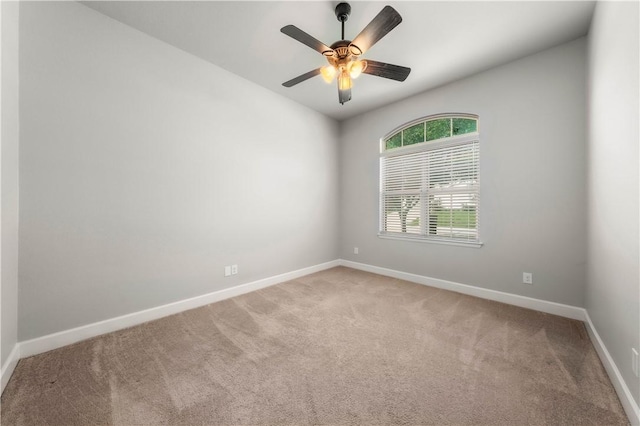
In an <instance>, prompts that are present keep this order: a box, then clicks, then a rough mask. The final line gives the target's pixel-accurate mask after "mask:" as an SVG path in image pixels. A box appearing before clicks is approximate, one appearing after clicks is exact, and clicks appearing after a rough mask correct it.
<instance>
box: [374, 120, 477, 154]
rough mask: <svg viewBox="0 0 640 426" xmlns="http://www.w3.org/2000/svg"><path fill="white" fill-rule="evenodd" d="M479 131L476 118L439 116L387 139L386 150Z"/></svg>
mask: <svg viewBox="0 0 640 426" xmlns="http://www.w3.org/2000/svg"><path fill="white" fill-rule="evenodd" d="M477 131H478V121H477V120H476V119H475V118H463V117H456V118H438V119H435V120H430V121H427V122H422V123H418V124H414V125H413V126H411V127H407V128H406V129H403V130H401V131H399V132H398V133H396V134H394V135H393V136H391V137H390V138H388V139H386V140H385V150H389V149H394V148H400V147H403V146H408V145H413V144H416V143H421V142H428V141H433V140H438V139H443V138H448V137H451V136H456V135H464V134H465V133H473V132H477Z"/></svg>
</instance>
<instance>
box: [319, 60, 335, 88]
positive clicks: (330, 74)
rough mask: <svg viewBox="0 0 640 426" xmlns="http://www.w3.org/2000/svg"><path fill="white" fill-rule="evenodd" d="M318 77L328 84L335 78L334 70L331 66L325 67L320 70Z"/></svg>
mask: <svg viewBox="0 0 640 426" xmlns="http://www.w3.org/2000/svg"><path fill="white" fill-rule="evenodd" d="M320 75H321V76H322V79H323V80H324V81H325V82H326V83H327V84H329V83H331V82H332V81H333V78H334V77H335V76H336V68H335V67H334V66H333V65H326V66H324V67H322V68H320Z"/></svg>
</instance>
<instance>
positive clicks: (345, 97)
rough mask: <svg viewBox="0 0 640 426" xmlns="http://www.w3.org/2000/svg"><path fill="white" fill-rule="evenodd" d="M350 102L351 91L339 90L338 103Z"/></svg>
mask: <svg viewBox="0 0 640 426" xmlns="http://www.w3.org/2000/svg"><path fill="white" fill-rule="evenodd" d="M350 100H351V89H344V90H340V89H338V101H339V102H340V103H341V104H344V103H345V102H348V101H350Z"/></svg>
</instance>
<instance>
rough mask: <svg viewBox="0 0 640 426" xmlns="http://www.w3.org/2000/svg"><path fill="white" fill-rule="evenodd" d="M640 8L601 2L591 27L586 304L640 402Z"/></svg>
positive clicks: (610, 351)
mask: <svg viewBox="0 0 640 426" xmlns="http://www.w3.org/2000/svg"><path fill="white" fill-rule="evenodd" d="M638 13H639V11H638V3H637V2H630V3H619V2H599V3H598V5H597V6H596V10H595V15H594V18H593V22H592V26H591V30H590V32H589V78H588V93H589V105H590V107H589V110H588V117H589V131H588V171H589V173H588V181H587V187H588V188H589V194H588V198H589V204H588V206H589V207H588V212H589V222H588V235H589V241H588V260H589V261H588V268H587V286H586V297H585V299H586V300H585V303H586V305H585V306H586V308H587V311H588V312H589V316H590V317H591V319H592V321H593V323H594V325H595V327H596V329H597V330H598V333H599V334H600V336H601V338H602V340H603V341H604V343H605V345H606V347H607V349H608V351H609V353H610V354H611V356H612V357H613V359H614V361H615V363H616V365H617V366H618V369H619V370H620V372H621V374H622V376H623V377H624V380H625V382H626V383H627V385H628V387H629V388H630V389H631V392H632V394H633V396H634V398H635V400H636V401H637V402H639V403H640V380H638V378H637V377H635V376H634V375H633V372H632V370H631V348H632V347H635V348H636V349H637V350H640V294H639V285H640V277H639V276H638V271H639V268H640V264H639V261H638V256H639V255H640V252H639V248H638V245H639V240H640V235H639V232H638V217H639V210H638V191H639V187H638V179H639V178H640V177H639V176H638V143H639V139H640V133H639V126H640V119H639V116H640V107H639V105H638V92H639V90H640V87H639V84H638V75H639V73H640V70H639V69H638V61H639V60H640V58H639V54H638V52H639V51H640V46H639V43H638V39H639V37H640V34H639V33H638V31H639V29H638V28H639V22H638Z"/></svg>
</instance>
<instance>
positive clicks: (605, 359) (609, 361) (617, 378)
mask: <svg viewBox="0 0 640 426" xmlns="http://www.w3.org/2000/svg"><path fill="white" fill-rule="evenodd" d="M585 314H586V319H585V323H586V325H587V332H588V333H589V336H590V337H591V342H592V343H593V346H594V347H595V348H596V352H598V355H599V356H600V360H601V361H602V365H604V368H605V370H607V374H609V378H610V379H611V383H613V387H614V388H615V390H616V392H617V394H618V398H620V402H621V403H622V407H623V408H624V411H625V413H627V417H629V421H630V422H631V424H632V425H636V426H637V425H640V407H638V404H637V403H636V401H635V400H634V399H633V395H631V391H630V390H629V387H628V386H627V384H626V383H625V381H624V379H623V378H622V374H620V370H618V366H617V365H616V363H615V362H614V361H613V358H611V354H609V351H608V350H607V347H606V346H605V345H604V342H603V341H602V339H601V338H600V335H599V334H598V331H597V330H596V327H595V326H594V325H593V322H592V321H591V317H590V316H589V313H588V312H585Z"/></svg>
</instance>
